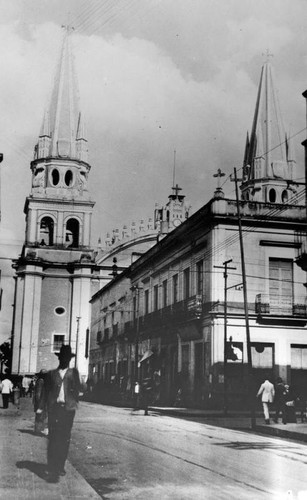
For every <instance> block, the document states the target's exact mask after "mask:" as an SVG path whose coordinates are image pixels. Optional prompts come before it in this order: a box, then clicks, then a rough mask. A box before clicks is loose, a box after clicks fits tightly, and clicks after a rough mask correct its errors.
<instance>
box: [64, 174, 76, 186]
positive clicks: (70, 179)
mask: <svg viewBox="0 0 307 500" xmlns="http://www.w3.org/2000/svg"><path fill="white" fill-rule="evenodd" d="M73 179H74V178H73V173H72V171H71V170H67V171H66V174H65V178H64V180H65V184H66V186H68V187H70V186H72V185H73Z"/></svg>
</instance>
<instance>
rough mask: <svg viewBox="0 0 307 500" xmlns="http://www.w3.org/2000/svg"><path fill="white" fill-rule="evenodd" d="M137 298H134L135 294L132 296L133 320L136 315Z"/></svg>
mask: <svg viewBox="0 0 307 500" xmlns="http://www.w3.org/2000/svg"><path fill="white" fill-rule="evenodd" d="M136 308H137V300H136V296H134V297H133V320H135V319H136V315H137V310H136Z"/></svg>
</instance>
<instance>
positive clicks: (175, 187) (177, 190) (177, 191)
mask: <svg viewBox="0 0 307 500" xmlns="http://www.w3.org/2000/svg"><path fill="white" fill-rule="evenodd" d="M172 190H173V191H174V194H175V195H176V196H178V193H179V191H182V188H181V187H179V186H178V184H176V186H173V187H172Z"/></svg>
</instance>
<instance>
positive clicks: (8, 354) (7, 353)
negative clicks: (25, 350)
mask: <svg viewBox="0 0 307 500" xmlns="http://www.w3.org/2000/svg"><path fill="white" fill-rule="evenodd" d="M11 365H12V349H11V344H10V343H9V342H3V344H1V345H0V366H1V368H0V371H1V375H2V374H3V372H4V368H5V372H6V373H7V372H10V371H11Z"/></svg>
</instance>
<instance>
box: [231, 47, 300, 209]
mask: <svg viewBox="0 0 307 500" xmlns="http://www.w3.org/2000/svg"><path fill="white" fill-rule="evenodd" d="M270 56H271V54H267V60H266V62H265V63H264V64H263V67H262V71H261V77H260V83H259V88H258V96H257V102H256V109H255V114H254V120H253V125H252V130H251V135H250V136H249V134H247V139H246V147H245V154H244V160H243V182H242V184H241V193H242V199H243V200H246V201H258V202H263V203H280V204H284V203H287V202H288V200H289V199H290V197H291V196H292V195H293V192H292V191H291V190H289V184H288V182H287V181H292V180H293V170H294V166H295V160H294V156H293V150H292V143H291V139H290V137H289V134H286V132H285V129H284V124H283V120H282V116H281V111H280V105H279V100H278V94H277V91H276V88H275V81H274V75H273V68H272V66H271V63H270V60H269V58H270Z"/></svg>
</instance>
